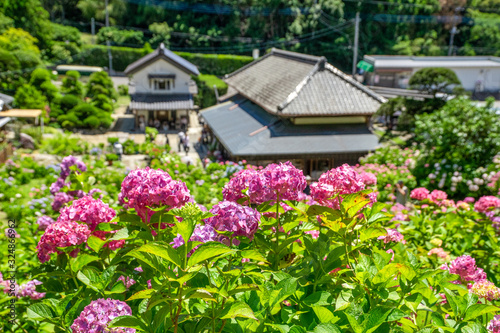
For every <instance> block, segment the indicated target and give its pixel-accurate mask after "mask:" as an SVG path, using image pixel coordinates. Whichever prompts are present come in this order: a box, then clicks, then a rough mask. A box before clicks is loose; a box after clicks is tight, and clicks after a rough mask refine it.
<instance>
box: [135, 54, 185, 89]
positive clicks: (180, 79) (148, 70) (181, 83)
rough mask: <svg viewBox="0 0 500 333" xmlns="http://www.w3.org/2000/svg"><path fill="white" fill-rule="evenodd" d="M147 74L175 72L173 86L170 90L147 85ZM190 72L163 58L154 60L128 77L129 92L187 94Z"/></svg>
mask: <svg viewBox="0 0 500 333" xmlns="http://www.w3.org/2000/svg"><path fill="white" fill-rule="evenodd" d="M149 74H175V87H174V88H173V89H172V88H171V89H170V90H154V84H153V82H151V87H150V86H149V78H148V75H149ZM190 79H191V76H190V74H188V73H186V72H183V71H182V70H181V69H180V68H178V67H176V66H174V65H172V64H170V63H168V62H167V61H165V60H164V59H157V60H156V61H155V62H153V63H151V64H149V65H148V66H146V67H144V68H142V69H141V70H139V71H138V72H136V73H135V74H134V75H133V76H132V78H131V79H130V82H131V85H130V89H129V92H130V93H131V94H134V93H150V94H189V80H190Z"/></svg>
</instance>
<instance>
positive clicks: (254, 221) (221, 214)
mask: <svg viewBox="0 0 500 333" xmlns="http://www.w3.org/2000/svg"><path fill="white" fill-rule="evenodd" d="M210 213H212V214H214V215H215V216H212V217H209V218H208V219H206V220H205V224H207V225H210V226H212V227H213V228H214V229H216V230H220V231H232V232H233V236H245V237H248V238H250V239H252V238H253V235H254V234H255V232H256V231H257V229H258V227H259V220H260V214H259V212H257V211H256V210H254V209H252V208H250V207H246V206H241V205H239V204H237V203H236V202H232V201H221V202H219V203H218V204H217V205H215V206H213V207H212V209H211V210H210Z"/></svg>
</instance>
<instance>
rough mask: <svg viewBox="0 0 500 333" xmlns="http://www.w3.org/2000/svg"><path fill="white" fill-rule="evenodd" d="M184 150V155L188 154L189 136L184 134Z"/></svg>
mask: <svg viewBox="0 0 500 333" xmlns="http://www.w3.org/2000/svg"><path fill="white" fill-rule="evenodd" d="M183 144H184V151H185V152H186V155H187V154H188V152H189V136H187V135H186V136H185V138H184V143H183Z"/></svg>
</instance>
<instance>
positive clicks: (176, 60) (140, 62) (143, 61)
mask: <svg viewBox="0 0 500 333" xmlns="http://www.w3.org/2000/svg"><path fill="white" fill-rule="evenodd" d="M159 57H164V60H167V59H168V60H167V62H170V63H171V64H172V65H174V66H176V67H178V68H180V69H181V70H183V71H184V72H188V73H191V74H193V75H199V74H200V73H199V70H198V67H197V66H196V65H195V64H193V63H191V62H190V61H188V60H186V59H184V58H183V57H181V56H179V55H177V54H175V53H174V52H172V51H170V50H169V49H167V48H165V47H164V46H163V45H161V46H160V47H158V48H157V49H156V50H154V51H153V52H151V53H148V54H146V55H145V56H143V57H141V58H139V59H137V60H136V61H134V62H133V63H131V64H129V65H128V66H127V68H125V71H124V72H125V74H127V75H128V74H129V73H131V72H132V73H135V71H136V70H138V69H140V68H142V67H143V66H145V65H147V64H148V63H150V62H151V61H153V60H155V59H157V58H159ZM183 62H184V63H183Z"/></svg>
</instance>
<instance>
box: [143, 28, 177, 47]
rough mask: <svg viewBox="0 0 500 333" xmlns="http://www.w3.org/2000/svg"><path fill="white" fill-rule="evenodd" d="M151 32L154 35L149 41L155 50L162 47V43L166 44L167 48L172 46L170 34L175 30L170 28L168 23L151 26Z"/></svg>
mask: <svg viewBox="0 0 500 333" xmlns="http://www.w3.org/2000/svg"><path fill="white" fill-rule="evenodd" d="M149 30H150V31H151V32H152V33H153V37H151V39H150V40H149V43H150V44H151V46H152V47H153V48H157V47H158V46H160V43H164V44H165V47H167V48H168V47H169V46H170V45H169V44H170V42H169V40H170V37H171V36H170V34H171V33H172V31H173V29H172V28H171V27H169V25H168V23H167V22H163V23H158V22H155V23H153V24H150V25H149Z"/></svg>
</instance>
